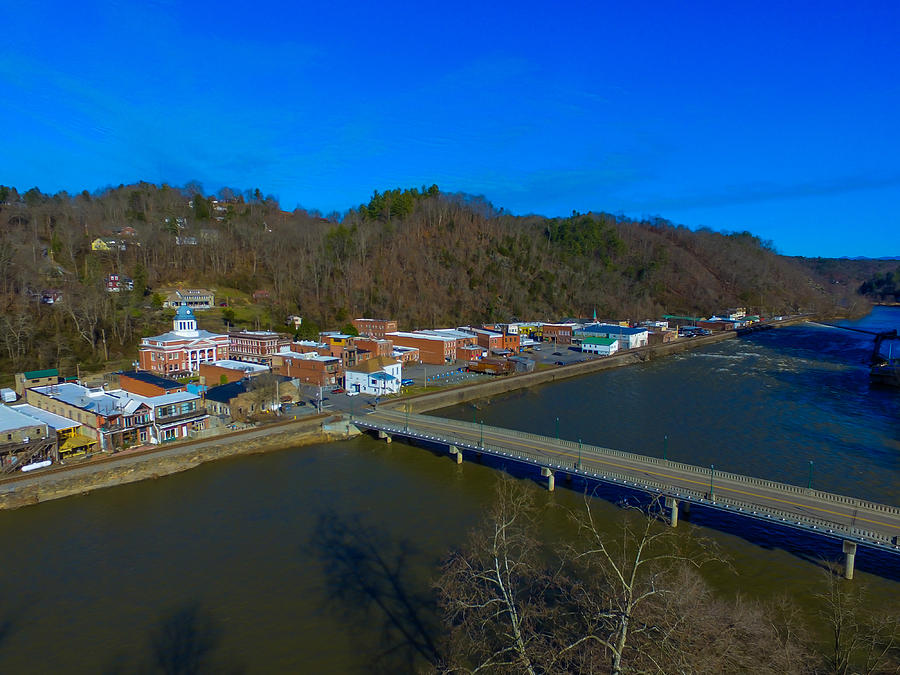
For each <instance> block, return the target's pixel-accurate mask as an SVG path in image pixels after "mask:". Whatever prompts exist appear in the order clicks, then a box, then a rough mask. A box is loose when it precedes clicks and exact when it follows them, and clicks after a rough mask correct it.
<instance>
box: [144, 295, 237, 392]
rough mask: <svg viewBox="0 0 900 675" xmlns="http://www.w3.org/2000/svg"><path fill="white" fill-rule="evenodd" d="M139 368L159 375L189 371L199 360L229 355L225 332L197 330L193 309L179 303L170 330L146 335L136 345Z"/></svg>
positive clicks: (207, 361)
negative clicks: (223, 333) (220, 333)
mask: <svg viewBox="0 0 900 675" xmlns="http://www.w3.org/2000/svg"><path fill="white" fill-rule="evenodd" d="M138 355H139V362H140V369H141V370H147V371H150V372H151V373H156V374H158V375H170V376H171V375H175V374H192V373H196V372H198V371H199V369H200V364H201V363H209V362H211V361H219V360H221V359H225V358H228V336H227V335H217V334H215V333H210V332H209V331H206V330H197V320H196V319H195V318H194V310H192V309H191V308H190V307H179V308H178V310H177V311H176V312H175V319H174V321H173V322H172V330H171V331H170V332H168V333H163V334H162V335H154V336H153V337H145V338H143V339H142V340H141V344H140V347H139V348H138Z"/></svg>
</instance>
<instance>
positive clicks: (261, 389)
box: [204, 375, 299, 420]
mask: <svg viewBox="0 0 900 675" xmlns="http://www.w3.org/2000/svg"><path fill="white" fill-rule="evenodd" d="M298 398H299V397H298V395H297V388H296V386H294V385H293V384H291V383H290V378H287V377H279V376H271V375H269V376H263V377H256V378H253V379H244V380H238V381H237V382H229V383H228V384H223V385H219V386H218V387H212V388H210V389H208V390H207V391H206V393H205V395H204V405H205V406H206V409H207V410H208V411H209V413H210V414H212V415H216V416H217V417H223V418H229V419H233V420H246V419H247V418H249V417H251V416H253V415H260V414H265V413H275V412H277V411H278V410H280V408H281V406H282V404H284V403H288V402H291V401H296V400H298Z"/></svg>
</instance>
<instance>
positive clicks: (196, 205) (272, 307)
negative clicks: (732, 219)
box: [0, 183, 865, 372]
mask: <svg viewBox="0 0 900 675" xmlns="http://www.w3.org/2000/svg"><path fill="white" fill-rule="evenodd" d="M0 224H2V226H3V230H2V237H0V263H2V264H0V270H2V272H0V303H2V305H3V308H4V312H3V317H2V320H0V345H2V347H3V357H2V367H3V368H4V369H5V370H6V371H7V372H9V371H12V370H15V369H18V368H22V367H29V368H38V367H52V366H60V367H62V368H63V369H64V370H65V369H66V368H72V367H73V364H74V363H75V362H80V363H82V364H87V365H91V364H94V365H96V364H99V363H100V362H102V361H105V360H107V359H124V360H125V361H128V360H130V359H133V358H134V357H135V355H136V351H135V345H136V343H137V342H138V340H139V338H140V336H142V335H146V334H151V333H153V332H155V331H158V330H161V329H164V328H165V327H166V325H167V321H168V318H167V314H166V312H165V311H164V310H160V309H159V308H158V304H159V302H158V298H154V295H153V293H154V291H155V290H157V289H159V288H161V287H164V286H171V285H174V284H184V285H187V286H200V287H211V288H218V289H226V288H227V289H231V290H229V291H225V292H224V293H223V292H221V291H220V294H219V295H220V296H222V295H226V296H229V297H231V298H232V303H233V304H235V303H236V304H237V307H236V308H235V309H232V308H229V309H231V310H232V312H234V318H233V319H232V320H234V321H239V322H240V321H243V322H244V325H248V326H252V327H260V328H269V327H272V328H275V329H282V330H283V329H284V319H285V317H286V316H287V315H289V314H300V315H301V316H303V317H304V321H305V324H304V325H305V326H307V327H308V329H314V328H315V326H316V325H320V326H329V327H334V326H339V325H342V324H344V323H346V321H347V320H348V319H349V318H351V317H353V316H359V315H371V316H386V317H394V318H397V319H398V320H399V321H400V324H401V326H402V327H404V328H424V327H432V326H439V325H457V324H461V323H468V322H485V321H507V320H511V319H521V320H525V319H536V320H549V319H554V318H559V317H562V316H589V315H590V314H592V313H593V311H594V309H596V311H597V314H598V316H601V317H610V318H612V317H615V318H632V319H642V318H647V317H652V316H659V315H661V314H663V313H692V314H709V313H711V312H714V311H716V310H719V309H723V308H725V307H728V306H735V305H743V306H747V307H749V308H753V310H754V311H758V312H761V313H763V314H764V315H772V314H783V313H788V312H791V311H796V310H798V309H801V308H802V309H809V310H812V311H818V312H823V313H835V312H841V313H846V312H860V311H862V310H863V307H864V305H865V302H864V301H863V300H862V299H861V298H860V297H859V296H858V295H857V294H856V292H855V291H856V288H854V287H852V285H850V284H835V283H831V280H830V279H829V278H828V277H827V275H825V274H823V272H822V270H821V269H817V268H816V266H815V265H810V264H808V263H807V262H804V261H801V260H797V259H792V258H787V257H784V256H780V255H778V254H777V253H776V252H775V251H774V250H773V248H772V246H771V245H770V244H768V243H766V242H764V241H761V240H760V239H759V238H757V237H755V236H753V235H752V234H750V233H749V232H737V233H719V232H713V231H710V230H699V231H693V230H690V229H688V228H686V227H683V226H677V225H674V224H672V223H670V222H668V221H665V220H662V219H654V220H649V221H631V220H627V219H624V218H622V217H617V216H613V215H610V214H607V213H587V214H579V213H573V214H572V215H571V216H570V217H567V218H544V217H541V216H514V215H511V214H508V213H506V212H504V211H502V210H500V209H497V208H495V207H494V206H493V205H491V204H490V203H488V202H486V201H485V200H483V199H481V198H478V197H471V196H468V195H461V194H445V193H442V192H440V190H439V189H438V188H437V186H431V187H430V188H424V187H423V188H421V189H410V190H399V189H398V190H390V191H386V192H384V193H379V192H375V193H374V194H373V195H372V198H371V199H370V200H369V201H368V202H367V203H366V204H362V205H360V206H359V207H358V208H354V209H351V210H349V211H348V212H347V213H345V214H343V215H339V214H332V215H331V216H329V217H327V218H325V217H322V216H321V214H319V213H316V212H307V211H304V210H299V209H298V210H295V211H293V212H287V211H284V210H282V209H281V207H280V205H279V204H278V202H277V200H276V199H274V198H273V197H265V196H263V194H262V193H261V192H260V191H259V190H253V191H247V192H244V193H240V192H238V191H236V190H227V189H226V190H223V191H221V192H220V193H219V194H218V195H217V196H216V197H215V198H214V197H212V196H210V195H205V194H204V193H203V191H202V188H201V187H200V186H199V185H189V186H186V187H184V188H173V187H170V186H167V185H161V186H157V185H153V184H149V183H139V184H135V185H128V186H124V185H122V186H119V187H116V188H108V189H105V190H103V191H99V192H96V193H94V194H90V193H88V192H87V191H85V192H82V193H80V194H78V195H69V194H66V193H59V194H55V195H46V194H43V193H41V192H40V191H39V190H37V189H36V188H33V189H31V190H28V191H27V192H25V193H23V194H20V193H19V192H18V191H17V190H16V189H14V188H8V187H0ZM98 238H107V239H112V240H114V241H113V243H112V244H111V245H109V246H108V248H110V250H108V251H96V250H92V242H95V241H96V240H97V239H98ZM111 273H117V274H120V275H123V276H128V277H131V278H132V279H133V280H134V290H133V291H130V292H120V293H108V292H107V291H106V284H105V278H106V276H107V275H108V274H111ZM51 290H60V291H61V294H62V301H61V302H58V303H54V304H52V305H49V304H45V303H42V302H41V301H40V298H41V296H42V293H43V294H44V295H45V298H46V293H45V292H46V291H51ZM256 291H265V293H262V294H257V297H260V296H266V295H267V297H264V298H263V299H261V300H259V302H258V303H256V304H253V303H252V302H250V301H249V300H245V299H247V298H250V297H251V296H252V294H253V293H254V292H256ZM231 316H232V315H231V314H227V315H226V316H225V318H231ZM202 320H203V321H206V322H207V324H208V325H207V326H206V327H208V328H210V329H219V330H221V329H223V328H224V327H225V325H224V323H223V315H222V311H221V310H220V311H218V313H216V312H212V313H209V314H206V315H205V318H203V319H202Z"/></svg>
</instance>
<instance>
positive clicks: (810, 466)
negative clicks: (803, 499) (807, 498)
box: [806, 460, 813, 490]
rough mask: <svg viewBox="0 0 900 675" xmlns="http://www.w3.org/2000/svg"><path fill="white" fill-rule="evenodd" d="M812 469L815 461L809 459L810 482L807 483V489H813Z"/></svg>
mask: <svg viewBox="0 0 900 675" xmlns="http://www.w3.org/2000/svg"><path fill="white" fill-rule="evenodd" d="M812 470H813V461H812V460H809V482H808V483H807V484H806V489H807V490H812Z"/></svg>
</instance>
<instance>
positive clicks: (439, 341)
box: [385, 331, 456, 365]
mask: <svg viewBox="0 0 900 675" xmlns="http://www.w3.org/2000/svg"><path fill="white" fill-rule="evenodd" d="M385 337H386V338H387V339H388V340H390V341H391V342H393V343H394V347H395V348H397V347H414V348H415V349H418V350H419V360H420V361H421V362H422V363H427V364H431V365H441V364H444V363H453V362H454V361H456V339H455V338H452V337H445V336H440V335H428V334H425V333H420V332H414V333H407V332H400V331H397V332H394V333H387V334H386V335H385Z"/></svg>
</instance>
